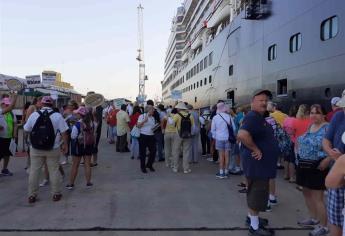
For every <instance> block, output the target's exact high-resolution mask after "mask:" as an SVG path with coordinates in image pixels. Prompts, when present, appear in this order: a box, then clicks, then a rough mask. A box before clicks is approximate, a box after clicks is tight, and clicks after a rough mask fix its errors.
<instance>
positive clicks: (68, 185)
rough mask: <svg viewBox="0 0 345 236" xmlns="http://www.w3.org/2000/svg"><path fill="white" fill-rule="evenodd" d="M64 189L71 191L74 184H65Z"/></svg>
mask: <svg viewBox="0 0 345 236" xmlns="http://www.w3.org/2000/svg"><path fill="white" fill-rule="evenodd" d="M66 188H67V189H69V190H72V189H74V184H67V185H66Z"/></svg>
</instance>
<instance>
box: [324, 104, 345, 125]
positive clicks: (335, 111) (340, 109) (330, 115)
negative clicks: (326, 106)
mask: <svg viewBox="0 0 345 236" xmlns="http://www.w3.org/2000/svg"><path fill="white" fill-rule="evenodd" d="M342 110H343V109H342V108H341V107H339V108H337V109H335V110H332V111H330V112H328V113H327V115H326V121H327V122H330V121H331V120H332V117H333V116H334V114H335V113H337V112H338V111H342Z"/></svg>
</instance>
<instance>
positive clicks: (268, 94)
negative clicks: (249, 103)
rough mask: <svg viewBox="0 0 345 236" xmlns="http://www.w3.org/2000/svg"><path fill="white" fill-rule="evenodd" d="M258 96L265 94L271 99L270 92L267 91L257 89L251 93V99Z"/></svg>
mask: <svg viewBox="0 0 345 236" xmlns="http://www.w3.org/2000/svg"><path fill="white" fill-rule="evenodd" d="M260 94H266V95H267V96H268V97H269V98H270V99H271V98H272V93H271V91H269V90H267V89H257V90H255V91H254V92H253V97H255V96H258V95H260Z"/></svg>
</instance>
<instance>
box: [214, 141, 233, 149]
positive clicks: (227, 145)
mask: <svg viewBox="0 0 345 236" xmlns="http://www.w3.org/2000/svg"><path fill="white" fill-rule="evenodd" d="M216 149H217V150H218V151H224V150H225V151H229V150H230V149H231V148H230V142H229V141H228V140H218V139H216Z"/></svg>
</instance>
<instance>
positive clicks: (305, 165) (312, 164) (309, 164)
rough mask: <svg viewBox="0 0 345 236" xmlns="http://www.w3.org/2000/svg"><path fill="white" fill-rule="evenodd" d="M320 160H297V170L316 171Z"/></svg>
mask: <svg viewBox="0 0 345 236" xmlns="http://www.w3.org/2000/svg"><path fill="white" fill-rule="evenodd" d="M321 161H322V160H317V161H316V160H307V159H299V160H298V168H300V169H316V168H317V167H318V166H319V165H320V162H321Z"/></svg>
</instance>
